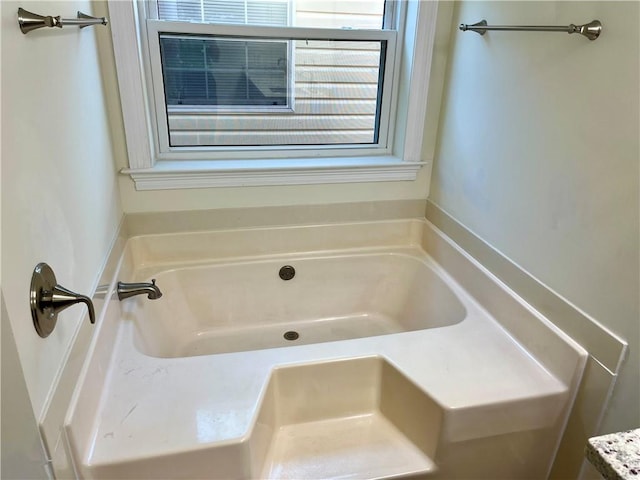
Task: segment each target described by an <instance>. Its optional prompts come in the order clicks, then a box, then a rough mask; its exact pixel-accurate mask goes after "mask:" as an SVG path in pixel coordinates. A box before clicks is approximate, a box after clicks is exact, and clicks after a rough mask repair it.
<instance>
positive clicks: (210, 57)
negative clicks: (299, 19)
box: [160, 34, 288, 107]
mask: <svg viewBox="0 0 640 480" xmlns="http://www.w3.org/2000/svg"><path fill="white" fill-rule="evenodd" d="M287 50H288V45H287V42H286V41H266V40H250V41H249V40H236V39H221V38H219V37H218V38H215V39H214V38H206V37H205V38H203V37H187V36H183V35H170V34H162V35H160V52H161V56H162V74H163V78H164V86H165V100H166V103H167V105H168V106H169V107H172V106H191V107H197V106H204V105H209V106H211V107H239V106H248V107H258V106H284V107H286V106H287V85H288V80H287Z"/></svg>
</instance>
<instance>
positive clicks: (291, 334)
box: [283, 330, 300, 340]
mask: <svg viewBox="0 0 640 480" xmlns="http://www.w3.org/2000/svg"><path fill="white" fill-rule="evenodd" d="M283 336H284V339H285V340H297V339H298V337H300V335H299V334H298V332H294V331H293V330H290V331H288V332H285V334H284V335H283Z"/></svg>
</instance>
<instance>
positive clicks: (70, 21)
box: [18, 8, 107, 35]
mask: <svg viewBox="0 0 640 480" xmlns="http://www.w3.org/2000/svg"><path fill="white" fill-rule="evenodd" d="M106 24H107V19H106V18H105V17H92V16H90V15H86V14H84V13H82V12H78V18H60V17H59V16H57V17H52V16H51V15H48V16H44V15H38V14H37V13H32V12H28V11H27V10H25V9H24V8H18V25H20V31H22V33H24V34H25V35H26V34H27V33H29V32H31V31H32V30H37V29H38V28H43V27H57V28H62V27H66V26H69V25H73V26H76V27H80V28H84V27H88V26H90V25H106Z"/></svg>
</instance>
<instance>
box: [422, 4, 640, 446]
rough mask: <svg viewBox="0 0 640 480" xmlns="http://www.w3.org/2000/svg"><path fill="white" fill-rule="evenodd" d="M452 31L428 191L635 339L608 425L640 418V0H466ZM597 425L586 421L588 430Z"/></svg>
mask: <svg viewBox="0 0 640 480" xmlns="http://www.w3.org/2000/svg"><path fill="white" fill-rule="evenodd" d="M481 19H486V20H487V21H488V22H489V23H490V24H491V23H493V24H532V25H544V24H550V25H563V24H564V25H566V24H569V23H576V24H577V23H586V22H589V21H591V20H593V19H599V20H600V21H601V22H602V23H603V25H604V33H603V34H602V35H601V37H600V38H599V39H598V40H596V41H594V42H590V41H589V40H587V39H585V38H582V37H580V36H578V35H571V36H569V35H567V34H564V33H545V34H540V33H515V32H488V33H487V34H486V35H485V36H484V37H481V36H479V35H477V34H475V33H472V32H465V33H463V32H458V31H455V32H453V33H452V39H451V45H452V46H451V50H450V56H449V71H448V77H447V79H448V80H447V87H446V94H445V98H444V100H443V107H442V114H441V121H440V136H439V145H438V147H437V151H436V161H435V165H434V170H433V176H432V183H431V192H430V199H431V200H432V201H433V202H435V203H436V204H438V205H439V206H440V207H442V208H443V209H444V210H445V211H447V212H448V213H450V214H451V215H452V216H453V217H454V218H455V219H457V220H458V221H459V222H461V223H462V224H464V225H465V226H466V227H467V228H468V229H470V230H472V231H473V232H475V233H476V234H477V235H479V236H480V237H481V238H483V239H484V240H485V241H486V242H488V243H489V244H491V245H493V246H494V247H495V248H497V249H498V250H499V251H500V252H502V253H503V254H504V255H506V256H507V257H509V258H510V259H511V260H513V261H514V262H515V263H517V264H519V265H520V266H522V267H523V268H524V269H525V270H527V271H529V272H530V273H531V274H532V275H534V276H535V277H537V278H538V279H539V280H541V281H542V282H543V283H545V284H546V285H548V286H549V287H550V288H552V289H553V290H555V291H557V292H558V293H560V294H561V295H563V296H564V297H566V298H567V299H568V300H569V301H570V302H573V303H574V304H575V305H577V306H578V307H579V308H581V309H583V310H584V311H586V312H587V313H588V314H590V315H591V316H593V317H595V318H596V319H597V320H598V321H599V322H601V323H602V324H603V325H605V326H606V327H608V328H610V329H611V330H612V331H614V332H615V333H617V334H619V335H620V336H621V337H623V338H625V339H626V340H627V341H628V342H629V346H630V350H629V356H628V358H627V359H626V362H625V364H624V365H623V367H622V370H621V375H620V378H619V379H618V384H617V386H616V388H615V390H614V393H613V398H612V401H611V403H610V407H609V410H608V412H607V414H606V416H605V419H604V423H603V424H602V426H601V431H602V432H607V431H616V430H621V429H626V428H633V427H637V426H638V425H639V424H640V409H639V408H638V405H639V404H640V399H639V396H638V395H639V391H640V384H639V377H640V354H639V350H640V343H639V341H640V338H639V337H640V333H639V328H640V327H639V318H640V308H639V304H638V302H639V300H638V296H639V295H638V293H639V289H640V285H639V279H638V274H639V272H638V266H639V263H638V262H639V258H638V253H639V246H640V239H639V233H638V230H639V198H638V195H639V188H638V184H639V155H640V147H639V131H640V123H639V108H640V98H639V88H638V85H639V59H640V44H639V37H638V29H637V22H638V19H639V4H638V3H637V2H610V1H597V2H596V1H594V2H561V1H549V2H476V1H463V2H460V3H459V4H458V6H457V9H456V11H455V13H454V20H453V23H454V24H459V23H475V22H477V21H479V20H481ZM586 433H589V432H586Z"/></svg>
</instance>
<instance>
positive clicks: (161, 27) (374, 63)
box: [146, 0, 397, 160]
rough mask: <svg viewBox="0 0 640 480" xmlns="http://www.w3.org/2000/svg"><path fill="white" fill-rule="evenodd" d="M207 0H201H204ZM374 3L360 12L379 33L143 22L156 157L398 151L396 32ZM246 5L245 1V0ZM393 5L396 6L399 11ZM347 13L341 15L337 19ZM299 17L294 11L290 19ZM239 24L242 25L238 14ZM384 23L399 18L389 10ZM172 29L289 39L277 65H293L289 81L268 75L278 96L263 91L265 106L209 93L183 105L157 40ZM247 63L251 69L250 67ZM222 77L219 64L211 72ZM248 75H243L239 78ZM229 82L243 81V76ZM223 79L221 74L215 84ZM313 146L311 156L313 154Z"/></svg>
mask: <svg viewBox="0 0 640 480" xmlns="http://www.w3.org/2000/svg"><path fill="white" fill-rule="evenodd" d="M164 1H165V2H166V1H167V0H164ZM207 1H208V0H203V3H202V4H200V2H197V3H199V4H200V5H201V6H202V5H205V7H206V4H207ZM232 3H233V2H232ZM235 3H237V2H235ZM260 3H263V4H264V3H265V2H260ZM267 3H269V2H268V1H267ZM281 3H282V2H281ZM285 3H287V5H289V6H291V4H290V3H288V2H285ZM304 3H306V4H307V5H311V4H313V3H314V2H310V1H309V2H305V1H299V0H298V1H296V2H295V5H296V8H298V6H299V5H300V4H304ZM315 3H318V2H315ZM319 3H320V4H324V3H332V4H340V3H339V2H319ZM343 3H346V4H348V3H351V2H343ZM357 3H358V4H359V5H360V4H362V3H363V2H357ZM371 3H375V0H374V2H371ZM377 3H378V5H382V8H380V9H379V10H380V11H379V12H377V13H376V14H375V15H369V17H367V15H363V17H367V18H368V21H369V22H370V23H369V26H371V18H377V20H376V22H377V23H376V26H377V28H378V29H376V30H362V29H358V28H355V29H352V28H340V29H333V28H307V27H304V28H300V27H260V26H255V27H253V26H251V27H249V26H247V25H243V24H240V23H238V24H234V25H222V24H206V23H200V22H198V23H195V22H189V23H185V22H176V21H166V20H165V21H158V20H147V21H146V27H147V38H148V42H147V44H148V46H149V50H150V64H151V72H152V78H153V85H152V87H151V89H152V91H153V92H154V97H155V104H154V107H155V111H156V118H157V135H156V139H157V141H158V144H159V148H157V150H156V152H157V157H156V158H158V159H174V160H177V159H185V160H197V159H207V160H209V159H216V158H220V159H227V158H265V157H268V158H278V157H281V158H290V157H299V156H308V155H313V156H334V155H342V156H358V155H367V154H373V155H385V154H389V152H390V151H391V148H392V146H391V145H390V144H389V139H390V138H391V136H392V135H391V132H392V129H393V118H392V116H391V111H392V110H393V109H392V103H393V102H394V101H395V100H394V99H393V95H394V93H393V92H394V91H395V89H397V84H394V81H395V80H397V71H396V69H397V65H396V64H395V60H394V55H395V53H396V37H397V30H394V29H380V27H381V26H382V23H383V20H382V16H381V15H380V12H381V11H382V10H384V1H382V0H378V2H377ZM244 4H245V6H246V5H248V4H247V2H245V3H244ZM194 5H195V3H194ZM340 5H341V4H340ZM311 6H313V5H311ZM396 7H397V5H396ZM314 8H315V7H314ZM203 12H204V10H203V9H202V8H201V10H200V12H199V13H198V15H199V16H200V19H202V16H203V15H204V14H203ZM391 12H392V13H394V14H395V13H396V11H395V9H391ZM386 13H389V12H386ZM344 14H345V13H344V12H337V13H336V14H335V15H334V16H333V18H334V19H335V18H340V16H341V15H344ZM296 15H297V13H295V12H294V14H293V17H294V21H295V20H296V19H297V17H296ZM194 19H195V15H194ZM245 20H246V18H245ZM237 21H238V22H240V19H239V17H238V19H237ZM384 23H385V25H389V26H393V25H395V24H393V23H392V22H390V21H389V17H388V16H387V17H385V19H384ZM172 33H175V34H179V35H182V36H183V37H186V36H199V37H206V38H209V39H211V40H212V41H213V40H214V39H215V41H220V40H223V39H227V40H228V39H230V38H234V39H235V40H237V41H240V42H242V41H244V42H251V43H253V42H258V41H271V42H277V41H280V42H287V43H288V45H289V51H288V56H287V58H286V61H282V57H279V60H280V71H281V72H282V71H283V70H286V72H287V78H288V84H287V85H286V87H284V86H282V80H281V79H282V77H280V85H276V84H275V80H274V79H273V78H272V79H271V80H270V81H271V85H268V84H265V81H263V83H262V89H264V90H267V91H268V92H269V93H270V95H271V96H274V97H275V101H273V100H272V101H271V102H267V101H266V100H264V98H263V99H262V100H263V101H262V104H259V103H260V102H257V101H255V102H254V103H253V104H251V102H250V101H247V102H245V103H246V105H241V103H242V102H241V101H240V100H238V99H236V101H235V102H229V101H227V102H220V101H217V102H215V101H209V100H207V99H206V95H202V97H204V98H205V100H199V101H196V100H192V101H190V102H186V103H185V102H184V101H183V102H182V103H180V101H179V99H178V101H175V100H176V98H175V97H172V99H171V101H168V102H167V101H166V100H167V98H165V93H166V92H165V88H164V87H163V83H162V78H163V76H162V70H163V64H162V61H161V53H160V52H161V48H160V41H159V38H160V35H163V36H164V35H169V34H172ZM303 47H304V48H303ZM285 63H286V65H285ZM245 68H246V69H247V70H249V69H250V66H249V65H247V66H246V67H245ZM267 70H269V69H267ZM274 71H277V69H272V73H273V72H274ZM236 73H238V72H236ZM265 73H266V72H265ZM220 74H221V70H219V71H218V72H217V73H216V74H214V75H216V76H219V75H220ZM265 77H266V75H265ZM245 79H246V76H245V77H242V80H245ZM199 81H200V83H201V85H204V86H205V87H206V85H207V81H206V79H205V77H203V76H201V79H200V80H199ZM230 81H231V80H230ZM233 81H235V82H236V83H239V82H238V77H236V78H235V80H233ZM217 83H218V81H217V79H216V86H217ZM240 83H241V82H240ZM254 83H256V82H254ZM158 86H160V87H158ZM285 88H286V89H287V99H286V103H285V102H283V101H282V100H283V97H282V95H278V94H279V93H282V92H283V91H284V90H285ZM205 89H206V88H205ZM264 90H262V92H264ZM196 97H197V96H196ZM257 97H260V95H258V96H257ZM264 97H268V96H267V95H264ZM249 100H250V97H249ZM215 103H217V104H215ZM268 103H270V104H268ZM214 104H215V105H214ZM256 127H257V128H256ZM309 149H311V150H314V153H309Z"/></svg>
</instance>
